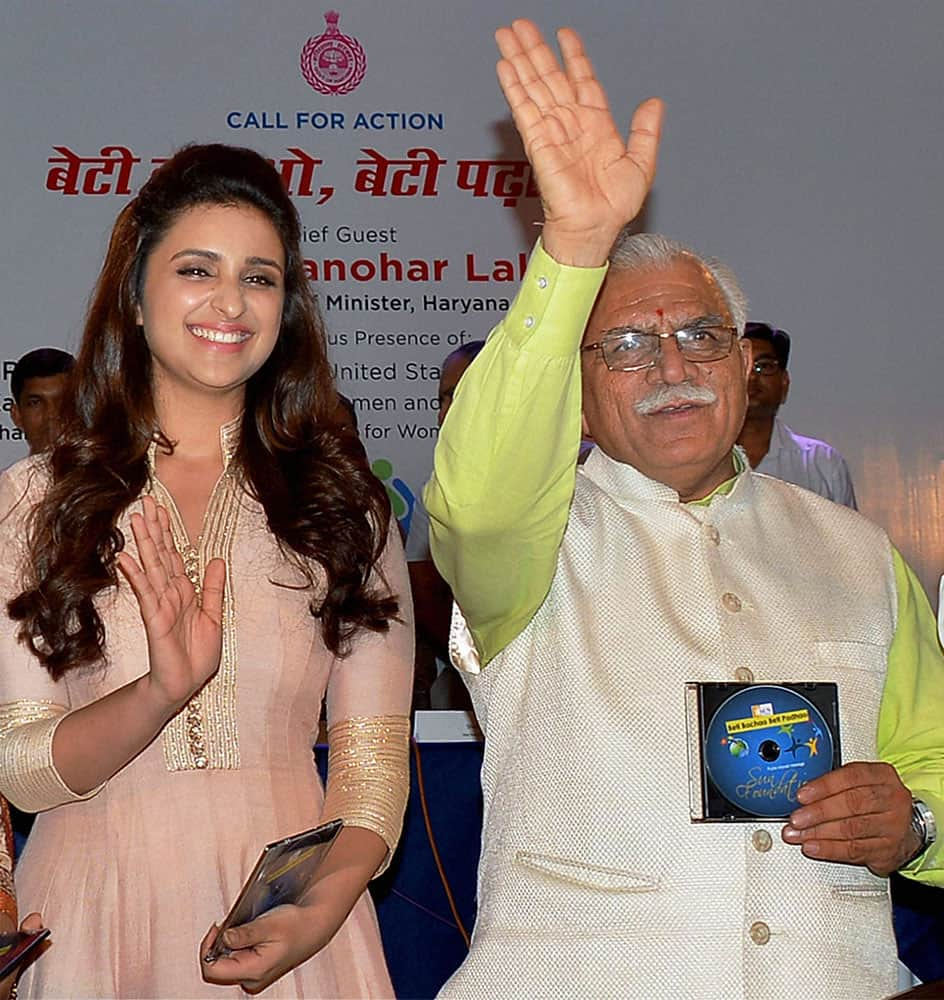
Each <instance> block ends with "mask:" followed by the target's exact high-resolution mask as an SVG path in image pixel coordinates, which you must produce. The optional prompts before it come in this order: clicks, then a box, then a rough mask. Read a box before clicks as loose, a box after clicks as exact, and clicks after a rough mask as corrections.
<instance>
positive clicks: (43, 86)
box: [0, 0, 944, 586]
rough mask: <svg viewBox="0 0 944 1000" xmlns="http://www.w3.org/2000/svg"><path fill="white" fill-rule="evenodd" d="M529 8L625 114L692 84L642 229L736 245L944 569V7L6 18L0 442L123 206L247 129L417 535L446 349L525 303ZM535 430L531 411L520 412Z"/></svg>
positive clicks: (747, 274) (815, 420)
mask: <svg viewBox="0 0 944 1000" xmlns="http://www.w3.org/2000/svg"><path fill="white" fill-rule="evenodd" d="M510 14H521V15H527V16H532V17H535V18H536V19H537V20H538V21H539V23H540V24H541V26H542V27H543V28H544V29H545V30H546V31H552V30H553V29H554V28H555V27H556V26H558V25H559V24H566V23H573V24H574V26H575V27H577V28H578V29H579V30H581V32H582V33H583V34H584V36H585V39H586V43H587V46H588V49H589V51H590V53H591V55H592V56H593V58H594V61H595V63H596V65H597V69H598V72H599V75H600V76H601V78H602V80H603V82H604V84H605V85H606V87H607V90H608V92H609V94H610V96H611V100H612V102H613V104H614V108H615V112H616V117H617V118H618V119H619V120H623V121H626V122H627V123H628V121H629V118H630V114H631V111H632V107H633V106H634V105H635V104H636V103H637V102H638V101H639V100H641V99H643V98H645V97H647V96H649V95H650V94H659V95H661V96H663V97H664V98H665V99H666V101H667V104H668V114H667V127H666V133H665V143H664V153H663V156H662V159H661V163H660V172H659V176H658V179H657V182H656V187H655V190H654V192H653V195H652V196H651V197H650V200H649V204H648V206H647V209H646V211H645V213H644V218H643V220H642V225H644V226H645V228H649V229H655V230H658V231H662V232H665V233H667V234H668V235H670V236H673V237H675V238H677V239H680V240H682V241H683V242H686V243H689V244H691V245H693V246H694V247H696V248H697V249H699V250H702V251H704V252H707V253H710V254H713V255H715V256H718V257H720V258H722V259H723V260H725V261H726V262H727V263H729V264H730V265H731V266H732V267H733V268H734V270H735V272H736V273H737V274H738V275H739V276H740V278H741V280H742V283H743V285H744V287H745V290H746V292H747V294H748V296H749V298H750V299H751V302H752V311H751V315H752V318H754V319H759V320H766V321H768V322H771V323H773V324H775V325H777V326H781V327H783V328H785V329H787V330H789V331H790V333H791V335H792V336H793V344H794V348H793V355H792V357H791V374H792V376H793V387H792V390H791V398H790V401H789V402H788V404H787V406H786V408H785V410H784V413H783V416H784V417H785V419H786V420H787V422H788V423H789V424H790V425H791V426H792V427H793V428H794V429H795V430H797V431H798V432H800V433H803V434H807V435H811V436H815V437H822V438H825V439H827V440H828V441H830V443H832V444H834V445H835V446H836V447H838V448H839V449H840V450H841V451H842V452H843V453H844V454H845V455H846V457H847V458H848V459H849V462H850V465H851V468H852V471H853V477H854V480H855V486H856V491H857V494H858V496H859V499H860V506H861V508H862V510H863V511H864V513H866V514H867V515H869V516H870V517H872V518H874V519H875V520H877V521H878V522H879V523H881V524H882V525H883V526H884V527H886V528H887V529H888V530H889V532H890V534H891V535H892V538H893V540H894V541H895V543H896V544H897V545H898V546H899V547H900V548H901V549H902V551H903V553H904V555H905V557H906V558H907V559H908V560H909V561H911V562H912V563H913V564H914V565H915V566H916V568H917V569H918V571H919V573H920V574H921V576H922V579H923V580H924V582H925V585H926V586H930V585H931V583H932V581H933V582H934V583H935V584H936V581H937V577H938V576H939V575H940V570H941V567H942V564H944V527H942V525H944V518H942V514H944V510H942V506H944V504H942V488H941V484H940V463H941V460H942V447H941V445H942V442H941V431H940V403H939V400H940V389H939V379H940V372H941V369H942V362H944V346H942V338H941V337H940V335H939V333H938V331H937V328H936V324H935V323H931V322H930V319H931V318H932V317H933V316H934V315H936V314H937V309H936V307H937V285H938V284H939V278H938V271H939V267H938V266H937V263H936V261H937V258H938V244H939V233H940V232H941V230H942V221H944V219H942V215H944V209H942V199H941V197H940V190H939V189H940V178H941V167H942V163H944V130H942V129H941V128H940V102H941V97H942V95H941V78H940V68H939V60H938V47H939V40H940V38H941V37H942V32H944V5H941V4H927V3H921V2H917V0H902V2H900V3H899V4H897V5H896V7H895V16H894V17H889V16H888V7H887V4H885V3H884V2H879V0H861V2H860V3H858V4H856V6H855V13H854V15H852V16H850V11H849V9H848V5H843V4H822V3H821V2H820V0H795V2H794V3H791V4H764V5H758V4H756V3H755V2H754V0H714V2H712V3H711V4H699V3H693V2H692V0H639V2H637V3H635V4H632V5H629V6H627V5H626V4H624V3H617V2H615V0H613V2H606V3H603V2H601V3H590V4H583V5H581V6H580V7H579V8H574V7H573V5H570V4H565V3H562V2H560V0H541V2H540V3H539V2H537V0H522V2H521V3H520V4H519V5H518V6H517V8H514V9H511V10H510V9H509V8H508V5H507V4H506V3H501V2H498V0H479V2H478V3H476V4H467V5H454V4H443V3H441V2H435V0H400V2H399V3H396V4H390V3H381V2H379V0H378V2H368V0H350V2H345V3H343V4H340V5H338V6H337V7H336V8H335V9H334V10H331V9H329V8H328V6H327V5H324V6H323V7H322V6H317V5H315V6H313V5H312V4H310V3H302V2H298V0H280V2H279V3H278V4H275V5H268V6H266V5H261V6H260V5H259V4H256V3H249V2H246V0H204V2H203V3H200V4H192V3H186V4H185V3H182V2H178V0H163V2H161V3H151V4H140V3H136V4H128V3H125V2H122V0H83V2H82V3H55V2H54V3H43V4H36V3H31V2H29V0H7V2H6V3H5V4H4V5H3V10H2V12H0V59H2V64H3V66H4V70H5V72H4V77H5V84H4V88H3V91H2V93H0V108H2V112H3V113H2V124H0V129H2V133H3V140H4V143H3V145H4V154H3V157H2V163H0V171H2V174H0V191H2V192H3V217H4V218H3V229H2V236H0V261H2V265H0V302H2V306H3V308H2V317H3V319H2V324H0V337H2V359H3V376H4V379H5V380H7V381H6V383H5V386H4V388H5V389H6V393H5V398H4V400H3V410H4V413H3V419H2V420H0V464H9V463H10V462H13V461H14V460H16V459H17V458H19V457H21V456H22V455H23V454H24V453H25V447H24V443H23V441H22V439H21V436H20V434H19V432H18V431H16V429H15V428H14V427H13V425H12V423H11V422H10V420H9V412H8V411H9V407H10V402H11V401H10V399H9V385H8V379H9V375H10V370H11V367H12V363H13V362H14V361H15V359H16V358H17V357H18V356H19V355H21V354H22V353H24V352H25V351H26V350H28V349H30V348H33V347H37V346H41V345H53V346H64V347H67V348H74V347H75V345H76V342H77V339H78V336H79V332H80V330H81V325H82V315H83V311H84V307H85V303H86V301H87V298H88V294H89V291H90V289H91V288H92V285H93V283H94V281H95V277H96V275H97V272H98V268H99V266H100V263H101V259H102V255H103V252H104V246H105V240H106V237H107V233H108V231H109V229H110V227H111V224H112V222H113V220H114V218H115V216H116V214H117V213H118V211H119V210H120V208H121V207H122V206H123V205H124V204H125V203H126V202H127V200H128V198H129V197H131V196H132V195H133V194H134V192H135V191H136V190H137V189H138V188H139V187H140V185H141V184H142V182H143V181H144V180H145V179H146V178H147V176H148V175H149V173H150V172H151V171H152V170H153V169H154V168H155V167H156V166H157V165H158V164H159V163H161V162H162V161H163V160H164V159H165V158H167V157H168V156H169V155H170V154H171V153H172V152H173V151H174V150H175V149H176V148H178V147H179V146H181V145H182V144H184V143H187V142H195V141H196V142H206V141H223V142H228V143H236V144H240V145H247V146H251V147H253V148H255V149H258V150H259V151H261V152H262V153H263V154H264V155H265V156H267V157H268V158H270V159H271V160H272V161H273V163H274V164H275V165H276V167H277V169H278V170H279V172H280V174H281V176H282V178H283V180H284V182H285V184H286V186H287V187H288V189H289V191H290V192H291V194H292V195H293V197H294V198H295V200H296V203H297V205H298V208H299V211H300V214H301V218H302V222H303V224H304V250H305V257H306V262H305V266H306V270H307V273H308V276H309V278H310V279H311V281H312V282H313V283H314V285H315V287H316V289H317V292H318V296H319V301H320V304H321V308H322V310H323V312H324V316H325V320H326V323H327V327H328V331H329V339H330V347H331V354H332V361H333V363H334V365H335V370H336V374H337V379H338V384H339V388H340V390H341V391H342V392H344V393H345V394H346V395H347V396H349V397H350V398H351V400H352V401H353V404H354V407H355V409H356V412H357V415H358V420H359V424H360V433H361V436H362V439H363V441H364V443H365V445H366V447H367V449H368V452H369V454H370V457H371V460H372V463H373V466H374V469H375V471H376V473H377V474H378V475H379V476H380V477H381V478H382V479H383V480H384V481H385V483H386V484H387V487H388V490H389V491H390V494H391V497H392V500H393V503H394V507H395V510H396V512H397V515H398V517H399V518H400V520H401V523H402V524H403V527H404V528H405V529H407V530H408V529H409V526H410V521H411V518H412V515H413V511H414V509H415V504H416V498H417V496H418V494H419V493H420V490H421V488H422V484H423V483H424V481H425V479H426V478H427V476H428V473H429V469H430V464H431V456H432V448H433V445H434V444H435V440H436V435H437V421H436V412H437V401H436V386H437V380H438V377H439V370H440V365H441V363H442V361H443V359H444V358H445V357H446V355H448V354H449V353H450V352H451V351H453V350H454V349H455V348H456V347H457V346H459V345H460V344H463V343H465V342H467V341H469V340H474V339H479V338H483V337H485V336H486V335H487V333H488V331H489V329H490V328H491V327H492V326H493V325H494V323H495V322H496V320H497V319H498V318H499V317H500V315H501V314H502V312H503V311H504V310H505V309H506V308H507V306H508V304H509V301H510V299H511V298H512V296H513V295H514V293H515V289H516V285H517V282H518V281H519V279H520V277H521V275H522V273H523V270H524V268H525V266H526V262H527V255H528V253H529V251H530V248H531V246H532V244H533V242H534V240H535V238H536V236H537V235H538V232H539V230H538V228H537V227H536V226H535V222H536V221H537V220H538V219H539V218H540V204H539V199H538V193H537V191H536V189H535V185H534V182H533V178H532V176H531V171H530V168H529V166H528V164H527V161H526V159H525V157H524V154H523V152H522V150H521V147H520V144H519V143H518V140H517V136H516V133H515V131H514V128H513V127H512V125H511V122H510V119H509V117H508V114H507V110H506V108H505V105H504V102H503V100H502V97H501V94H500V91H499V89H498V85H497V83H496V81H495V74H494V63H495V59H496V52H495V47H494V43H493V40H492V34H493V31H494V29H495V27H497V26H498V25H499V24H501V23H503V22H504V21H505V20H506V19H507V18H508V17H509V16H510ZM527 432H528V428H527V427H523V428H522V433H527Z"/></svg>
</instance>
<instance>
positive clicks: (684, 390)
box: [633, 382, 718, 417]
mask: <svg viewBox="0 0 944 1000" xmlns="http://www.w3.org/2000/svg"><path fill="white" fill-rule="evenodd" d="M717 399H718V396H717V393H715V392H714V390H712V389H709V388H708V387H707V386H704V385H690V384H689V383H687V382H680V383H679V384H678V385H660V386H659V387H658V388H656V389H653V390H652V392H650V393H649V395H648V396H644V397H643V398H642V399H640V400H637V401H636V402H635V403H633V409H634V410H635V411H636V412H637V413H639V414H641V415H642V416H644V417H647V416H648V415H649V414H650V413H655V412H656V410H661V409H663V408H664V407H666V406H671V405H673V404H676V403H705V404H709V403H714V402H716V401H717Z"/></svg>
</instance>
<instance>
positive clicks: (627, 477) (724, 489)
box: [582, 445, 754, 509]
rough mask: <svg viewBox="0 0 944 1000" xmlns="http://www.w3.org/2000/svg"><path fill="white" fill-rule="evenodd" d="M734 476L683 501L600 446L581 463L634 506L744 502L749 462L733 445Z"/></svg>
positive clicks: (750, 487) (748, 490)
mask: <svg viewBox="0 0 944 1000" xmlns="http://www.w3.org/2000/svg"><path fill="white" fill-rule="evenodd" d="M732 457H733V459H734V468H735V473H734V475H733V476H732V477H731V478H730V479H728V480H726V481H725V482H723V483H722V484H721V485H720V486H719V487H718V488H717V489H716V490H715V491H714V492H713V493H712V494H710V496H707V497H705V498H704V499H703V500H695V501H692V502H691V503H686V504H682V503H681V501H680V500H679V495H678V492H677V491H676V490H673V489H672V487H671V486H666V485H665V483H660V482H658V481H657V480H655V479H650V478H649V477H648V476H644V475H643V474H642V473H641V472H640V471H639V470H638V469H636V468H634V467H633V466H632V465H627V464H626V463H625V462H617V461H616V460H615V459H613V458H610V456H609V455H607V454H605V453H604V452H603V451H602V450H601V449H600V448H594V449H593V451H592V452H591V453H590V456H589V457H588V458H587V461H586V462H585V463H584V464H583V466H582V468H583V474H584V475H585V476H587V477H588V478H589V479H590V480H591V481H592V482H594V483H595V484H596V485H597V486H599V487H600V488H601V489H602V490H603V491H604V492H605V493H607V494H608V495H610V496H612V497H613V498H614V499H615V500H617V501H621V500H622V501H624V502H626V503H628V504H630V505H632V506H636V505H637V504H638V503H639V502H640V501H643V502H645V501H661V502H663V503H674V504H679V505H681V506H684V507H686V508H688V509H692V508H695V507H703V508H704V507H710V506H711V505H712V504H714V503H716V502H719V501H738V502H742V501H746V500H747V499H748V497H749V495H750V494H751V493H752V492H753V488H754V483H753V477H752V474H751V469H750V465H749V463H748V461H747V456H746V454H745V453H744V450H743V448H741V447H740V446H739V445H735V447H734V450H733V454H732Z"/></svg>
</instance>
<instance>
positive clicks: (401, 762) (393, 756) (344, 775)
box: [322, 715, 410, 878]
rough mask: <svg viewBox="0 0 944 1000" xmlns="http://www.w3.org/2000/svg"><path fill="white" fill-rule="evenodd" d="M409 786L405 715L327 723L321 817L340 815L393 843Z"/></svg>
mask: <svg viewBox="0 0 944 1000" xmlns="http://www.w3.org/2000/svg"><path fill="white" fill-rule="evenodd" d="M409 791H410V720H409V717H408V716H405V715H378V716H372V717H369V718H353V719H344V720H343V721H341V722H337V723H335V724H334V725H332V726H331V727H330V728H329V729H328V788H327V791H326V793H325V806H324V814H323V816H322V822H327V821H328V820H331V819H338V818H340V819H343V820H344V822H345V824H346V825H347V826H359V827H362V828H363V829H365V830H371V831H373V832H374V833H376V834H377V836H379V837H381V838H382V839H383V841H384V843H386V845H387V848H388V852H387V857H386V858H385V859H384V862H383V864H382V865H381V866H380V868H379V869H378V870H377V871H376V872H375V873H374V878H376V877H377V876H378V875H380V874H381V873H383V872H384V871H386V869H387V866H388V865H389V864H390V859H391V858H392V857H393V852H394V851H395V850H396V849H397V842H398V841H399V839H400V831H401V829H402V827H403V814H404V812H405V811H406V799H407V795H408V794H409Z"/></svg>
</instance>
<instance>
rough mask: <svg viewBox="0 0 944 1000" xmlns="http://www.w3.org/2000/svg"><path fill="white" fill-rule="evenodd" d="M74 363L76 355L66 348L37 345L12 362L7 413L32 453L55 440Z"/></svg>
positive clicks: (46, 447)
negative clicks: (10, 402) (10, 401)
mask: <svg viewBox="0 0 944 1000" xmlns="http://www.w3.org/2000/svg"><path fill="white" fill-rule="evenodd" d="M74 365H75V358H74V357H73V356H72V355H71V354H69V352H68V351H61V350H59V348H57V347H38V348H36V350H34V351H29V352H27V353H26V354H24V355H23V357H22V358H20V360H19V361H17V363H16V364H15V365H14V366H13V374H12V375H11V376H10V393H11V395H12V396H13V406H12V408H11V409H10V416H11V417H12V418H13V423H14V424H16V426H17V427H19V429H20V430H21V431H22V432H23V434H24V436H25V437H26V442H27V444H28V445H29V450H30V454H31V455H35V454H36V453H37V452H40V451H46V450H47V449H48V448H51V447H52V446H53V445H54V444H55V443H56V437H57V435H58V433H59V411H60V409H61V406H62V396H63V393H64V392H65V391H66V380H67V379H68V376H69V372H71V371H72V369H73V367H74Z"/></svg>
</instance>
